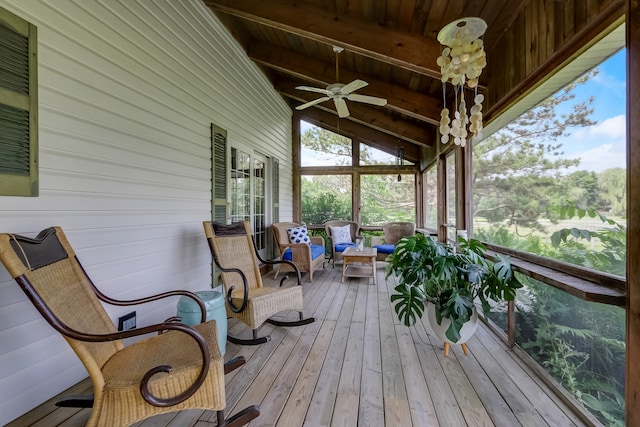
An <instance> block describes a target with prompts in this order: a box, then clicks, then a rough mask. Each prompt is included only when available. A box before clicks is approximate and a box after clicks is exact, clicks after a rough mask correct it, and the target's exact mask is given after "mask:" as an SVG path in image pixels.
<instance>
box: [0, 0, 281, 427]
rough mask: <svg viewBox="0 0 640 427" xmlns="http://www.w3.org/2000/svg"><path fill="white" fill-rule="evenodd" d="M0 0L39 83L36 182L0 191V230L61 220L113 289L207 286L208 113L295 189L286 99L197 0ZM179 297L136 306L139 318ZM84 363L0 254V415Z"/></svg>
mask: <svg viewBox="0 0 640 427" xmlns="http://www.w3.org/2000/svg"><path fill="white" fill-rule="evenodd" d="M0 7H4V8H6V9H8V10H9V11H11V12H13V13H15V14H17V15H19V16H21V17H22V18H24V19H27V20H28V21H30V22H32V23H34V24H36V25H37V26H38V37H39V44H38V52H39V97H40V196H39V197H35V198H23V197H0V231H1V232H12V233H19V234H27V235H32V234H35V233H37V232H38V231H40V230H41V229H43V228H45V227H47V226H50V225H60V226H62V227H63V229H64V230H65V232H66V233H67V236H68V237H69V240H70V241H71V244H72V245H73V246H74V247H75V249H76V252H77V253H78V256H79V258H80V260H81V261H82V262H83V264H84V266H85V268H87V270H88V272H89V274H90V275H91V276H92V278H93V279H94V280H95V282H96V283H97V284H98V286H99V287H100V288H101V289H102V290H104V291H105V292H106V293H107V294H109V295H111V296H114V297H116V298H125V299H126V298H134V297H139V296H143V295H148V294H151V293H157V292H161V291H165V290H169V289H175V288H177V287H180V288H186V289H191V290H198V289H205V288H207V287H209V286H210V262H211V257H210V254H209V249H208V246H207V245H206V242H205V239H204V234H203V230H202V225H201V222H202V221H203V220H207V219H209V218H210V216H211V215H210V211H211V202H210V197H211V183H210V179H211V175H210V167H211V165H210V160H209V159H210V131H209V127H210V124H211V123H212V122H214V123H216V124H217V125H219V126H221V127H223V128H225V129H226V130H227V131H228V134H229V141H231V142H233V141H239V142H241V143H243V144H247V145H249V146H251V147H255V149H256V150H257V151H259V152H262V153H268V154H269V155H272V156H275V157H277V158H278V159H279V160H280V179H281V188H280V194H281V200H282V201H290V200H291V147H290V141H291V111H290V109H289V108H288V107H287V105H286V104H285V103H284V101H283V100H282V99H281V98H280V97H279V96H278V95H277V94H276V93H275V91H274V90H273V88H272V87H271V85H270V84H269V83H268V81H267V80H266V79H265V78H264V76H263V75H262V74H261V72H260V71H259V69H257V67H256V66H254V65H253V64H252V63H251V62H250V61H249V60H248V59H247V58H246V56H245V55H244V52H243V51H242V50H241V49H240V48H239V46H237V44H236V43H235V41H234V40H233V39H232V37H231V36H230V35H229V34H228V33H227V31H226V30H225V29H224V27H223V26H222V25H221V23H220V22H219V21H218V20H217V19H216V18H215V16H213V15H212V14H211V13H210V11H209V10H208V9H207V8H206V7H205V6H204V5H203V4H201V2H200V1H199V0H180V1H175V0H138V1H135V0H102V1H97V0H50V1H45V0H0ZM289 204H290V203H289ZM290 209H291V207H290V206H289V207H285V208H284V209H283V212H282V213H281V219H282V220H285V219H290V216H291V211H290ZM176 302H177V301H175V300H173V301H171V302H170V303H169V304H164V305H157V304H156V305H151V306H149V307H144V308H140V307H139V308H138V324H139V325H143V324H148V323H151V322H154V321H159V320H161V319H164V318H166V317H168V316H170V315H172V314H174V312H175V304H176ZM108 311H109V313H110V314H111V315H112V317H113V318H114V319H117V317H118V316H120V315H122V314H125V313H127V312H128V311H129V309H127V308H108ZM84 377H86V372H85V371H84V368H83V367H82V365H81V364H80V363H79V361H78V360H77V358H76V357H75V355H74V354H73V353H72V351H71V350H70V349H69V348H68V346H67V345H66V343H65V342H64V341H63V340H62V338H60V337H59V336H58V335H57V334H56V333H54V332H53V330H52V328H50V327H49V326H48V325H47V324H46V323H45V322H44V321H42V320H41V319H40V317H39V315H38V314H37V312H36V311H35V310H34V309H33V308H32V307H31V305H30V303H28V301H27V300H26V297H25V296H24V295H23V294H22V292H21V291H20V290H19V288H18V286H17V285H16V284H15V283H14V282H13V281H12V280H10V277H9V275H8V273H7V272H6V270H5V269H4V268H3V267H1V266H0V425H1V424H5V423H6V422H8V421H11V420H12V419H14V418H16V417H17V416H19V415H21V414H22V413H24V412H27V411H28V410H30V409H31V408H33V407H34V406H37V405H38V404H40V403H41V402H43V401H45V400H46V399H48V398H50V397H51V396H53V395H55V394H57V393H59V392H60V391H62V390H63V389H65V388H67V387H68V386H70V385H72V384H74V383H76V382H78V381H79V380H81V379H82V378H84Z"/></svg>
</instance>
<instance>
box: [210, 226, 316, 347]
mask: <svg viewBox="0 0 640 427" xmlns="http://www.w3.org/2000/svg"><path fill="white" fill-rule="evenodd" d="M203 225H204V231H205V235H206V237H207V241H208V242H209V247H210V249H211V254H212V255H213V260H214V262H215V264H216V266H217V267H218V269H219V270H220V272H221V274H220V275H221V277H222V282H223V283H224V288H225V292H226V306H227V315H228V316H230V317H234V318H237V319H239V320H240V321H242V322H243V323H244V324H246V325H247V326H249V327H250V328H251V329H252V331H253V339H242V338H238V337H234V336H231V335H227V339H228V340H229V341H231V342H232V343H235V344H241V345H258V344H262V343H265V342H267V341H269V339H270V337H269V336H264V337H258V329H259V328H260V327H261V326H262V325H263V324H264V323H265V322H267V323H270V324H272V325H276V326H302V325H306V324H309V323H312V322H313V321H315V319H314V318H313V317H311V318H307V319H305V318H304V317H303V310H304V305H303V301H302V286H301V280H300V272H299V271H298V269H297V267H296V266H295V265H294V264H293V263H292V262H290V261H267V260H264V259H262V258H260V256H259V255H258V252H257V251H256V249H255V245H254V244H253V238H252V231H251V226H250V225H249V223H248V222H247V221H245V222H235V223H233V224H230V225H226V224H219V223H212V222H211V221H204V222H203ZM259 261H260V262H262V263H265V264H282V263H284V264H287V266H288V267H290V268H291V269H292V270H293V271H295V273H296V279H297V282H298V283H297V284H298V286H291V287H282V284H283V282H284V281H285V280H286V279H287V278H288V276H285V277H283V278H282V280H280V287H279V288H271V287H266V286H263V284H262V276H261V275H260V265H259V264H258V262H259ZM283 310H295V311H298V312H299V316H300V317H299V320H297V321H280V320H275V319H271V316H273V315H274V314H276V313H278V312H280V311H283Z"/></svg>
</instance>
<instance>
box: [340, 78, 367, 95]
mask: <svg viewBox="0 0 640 427" xmlns="http://www.w3.org/2000/svg"><path fill="white" fill-rule="evenodd" d="M368 84H369V83H367V82H365V81H364V80H354V81H352V82H351V83H349V84H347V85H345V86H344V87H343V88H342V89H341V90H340V92H341V93H342V94H343V95H348V94H350V93H351V92H354V91H356V90H358V89H362V88H363V87H365V86H367V85H368Z"/></svg>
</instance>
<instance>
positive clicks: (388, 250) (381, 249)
mask: <svg viewBox="0 0 640 427" xmlns="http://www.w3.org/2000/svg"><path fill="white" fill-rule="evenodd" d="M374 248H376V249H377V250H378V253H379V254H392V253H393V251H394V250H395V248H396V247H395V245H392V244H389V243H384V244H382V245H375V246H374Z"/></svg>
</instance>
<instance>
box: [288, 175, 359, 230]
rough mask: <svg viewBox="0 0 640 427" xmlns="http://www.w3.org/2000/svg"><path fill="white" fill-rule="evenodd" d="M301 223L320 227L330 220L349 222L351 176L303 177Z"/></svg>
mask: <svg viewBox="0 0 640 427" xmlns="http://www.w3.org/2000/svg"><path fill="white" fill-rule="evenodd" d="M300 182H301V193H302V201H301V202H302V203H301V206H302V222H304V223H305V224H307V225H322V224H324V223H325V222H326V221H329V220H331V219H340V220H346V221H349V220H351V216H352V215H351V193H352V185H351V175H303V176H302V177H301V179H300Z"/></svg>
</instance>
